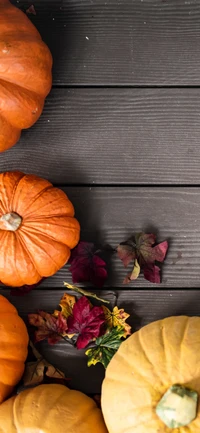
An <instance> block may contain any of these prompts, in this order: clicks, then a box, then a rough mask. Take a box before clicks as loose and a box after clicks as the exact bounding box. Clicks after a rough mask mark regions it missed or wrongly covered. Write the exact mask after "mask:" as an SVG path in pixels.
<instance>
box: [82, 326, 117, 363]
mask: <svg viewBox="0 0 200 433" xmlns="http://www.w3.org/2000/svg"><path fill="white" fill-rule="evenodd" d="M123 335H124V329H123V328H112V330H111V331H109V332H108V333H106V334H104V335H103V336H102V337H99V338H97V339H96V341H95V346H94V347H92V348H91V349H88V350H87V351H86V352H85V354H86V355H87V357H88V363H87V365H88V367H90V366H91V365H96V364H97V363H98V362H100V363H101V364H103V366H104V367H105V368H106V367H107V366H108V364H109V362H110V361H111V359H112V357H113V356H114V354H115V352H116V351H117V350H118V349H119V346H120V344H121V343H122V337H123Z"/></svg>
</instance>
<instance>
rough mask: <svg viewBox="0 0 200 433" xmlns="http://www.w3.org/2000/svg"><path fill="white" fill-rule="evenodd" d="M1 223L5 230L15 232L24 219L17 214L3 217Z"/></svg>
mask: <svg viewBox="0 0 200 433" xmlns="http://www.w3.org/2000/svg"><path fill="white" fill-rule="evenodd" d="M0 221H1V222H2V223H3V228H2V229H3V230H8V231H12V232H15V231H16V230H18V228H19V227H20V225H21V223H22V218H21V217H20V216H19V215H18V214H17V213H15V212H10V213H6V214H5V215H2V216H1V218H0Z"/></svg>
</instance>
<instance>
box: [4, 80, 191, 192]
mask: <svg viewBox="0 0 200 433" xmlns="http://www.w3.org/2000/svg"><path fill="white" fill-rule="evenodd" d="M47 155H48V158H47ZM5 167H6V169H7V170H13V169H16V167H17V168H18V169H20V170H22V171H25V172H32V173H35V174H37V175H39V176H43V177H46V178H48V179H49V180H50V181H52V182H53V183H54V184H57V185H59V184H63V185H65V184H75V183H78V184H86V185H87V184H104V185H105V184H107V185H108V184H111V185H113V184H115V185H116V184H118V185H119V184H120V185H123V184H130V185H133V184H135V185H138V184H157V185H160V184H173V185H174V184H182V185H185V184H188V185H189V184H193V185H194V184H195V185H198V184H199V183H200V170H199V167H200V89H188V88H184V89H119V88H118V89H105V88H101V89H93V88H92V89H83V88H81V89H67V88H66V89H53V90H52V92H51V94H50V95H49V97H48V98H47V101H46V105H45V110H44V113H43V115H42V116H41V118H40V120H39V121H38V122H37V124H36V125H35V126H33V127H32V128H31V129H29V130H27V131H23V133H22V138H21V140H20V142H19V143H18V144H17V145H16V146H15V147H13V148H12V149H11V150H9V151H7V152H5V153H3V154H1V157H0V170H1V171H4V170H5Z"/></svg>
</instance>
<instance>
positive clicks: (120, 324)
mask: <svg viewBox="0 0 200 433" xmlns="http://www.w3.org/2000/svg"><path fill="white" fill-rule="evenodd" d="M102 308H103V311H104V315H105V319H106V324H107V326H108V327H109V328H118V329H123V330H124V334H123V337H127V336H128V335H130V334H131V326H130V325H129V324H128V323H126V320H127V319H128V318H129V317H130V314H128V313H126V312H125V311H124V309H123V308H120V309H119V308H118V307H114V308H113V311H110V310H109V309H108V308H107V307H105V306H104V305H102Z"/></svg>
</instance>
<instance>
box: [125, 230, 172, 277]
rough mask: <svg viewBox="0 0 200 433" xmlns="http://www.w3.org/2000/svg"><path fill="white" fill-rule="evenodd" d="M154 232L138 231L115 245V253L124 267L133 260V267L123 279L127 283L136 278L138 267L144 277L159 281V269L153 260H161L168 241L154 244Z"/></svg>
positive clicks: (138, 271)
mask: <svg viewBox="0 0 200 433" xmlns="http://www.w3.org/2000/svg"><path fill="white" fill-rule="evenodd" d="M155 242H156V237H155V235H154V234H146V233H138V234H136V235H135V236H134V237H132V238H130V239H128V240H127V241H126V242H122V243H121V244H120V245H118V247H117V253H118V256H119V258H120V259H121V260H122V262H123V264H124V266H125V267H127V266H128V265H129V263H130V262H131V261H132V260H133V261H134V267H133V270H132V272H131V273H129V274H128V275H127V276H126V278H125V279H124V283H125V284H127V283H129V282H130V281H132V280H135V279H136V278H138V276H139V274H140V269H141V270H142V271H143V273H144V278H146V279H147V280H148V281H151V282H153V283H160V269H159V268H158V266H155V261H157V262H163V261H164V259H165V256H166V253H167V250H168V242H167V241H164V242H161V243H160V244H158V245H155Z"/></svg>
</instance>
